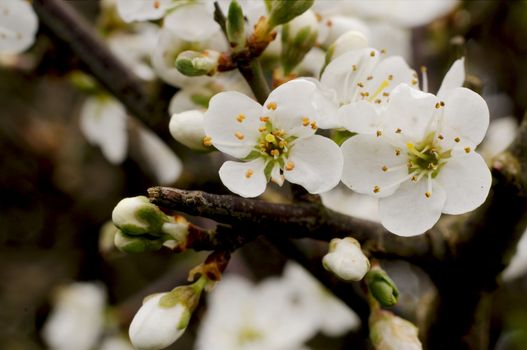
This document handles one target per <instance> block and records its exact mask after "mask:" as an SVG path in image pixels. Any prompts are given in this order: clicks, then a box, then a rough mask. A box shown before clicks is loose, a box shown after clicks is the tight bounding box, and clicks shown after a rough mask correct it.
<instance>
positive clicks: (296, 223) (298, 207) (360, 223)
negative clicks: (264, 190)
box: [148, 187, 445, 264]
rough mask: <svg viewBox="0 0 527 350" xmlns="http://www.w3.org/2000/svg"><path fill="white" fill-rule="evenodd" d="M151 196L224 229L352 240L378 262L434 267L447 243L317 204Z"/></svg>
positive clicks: (178, 193) (175, 192)
mask: <svg viewBox="0 0 527 350" xmlns="http://www.w3.org/2000/svg"><path fill="white" fill-rule="evenodd" d="M148 194H149V196H150V200H151V201H152V202H153V203H154V204H156V205H159V206H160V207H163V208H168V209H172V210H178V211H182V212H185V213H188V214H191V215H198V216H203V217H208V218H211V219H213V220H216V221H218V222H221V223H225V224H230V225H242V226H251V227H252V228H253V229H252V231H255V230H257V231H260V232H265V235H266V236H283V237H289V238H313V239H318V240H322V241H330V240H331V239H332V238H335V237H346V236H352V237H354V238H356V239H357V240H358V241H359V242H361V244H362V245H363V248H364V249H365V250H367V251H369V252H371V253H372V254H374V255H375V256H377V257H382V258H406V259H408V260H409V261H412V262H414V263H419V264H427V263H432V262H433V261H434V260H435V259H437V258H438V257H440V256H442V255H444V254H445V247H444V246H443V245H442V244H443V241H442V240H440V239H437V238H433V236H434V235H433V234H431V232H428V233H426V234H424V235H421V236H417V237H412V238H406V237H399V236H396V235H394V234H392V233H390V232H388V231H387V230H386V229H384V228H383V227H382V226H381V225H379V224H376V223H373V222H370V221H367V220H361V219H357V218H353V217H350V216H347V215H343V214H339V213H337V212H334V211H332V210H330V209H327V208H325V207H324V206H322V205H320V204H317V203H295V204H277V203H268V202H265V201H261V200H254V199H246V198H240V197H237V196H231V195H215V194H210V193H206V192H200V191H185V190H179V189H175V188H168V187H152V188H150V189H148ZM435 236H437V234H435Z"/></svg>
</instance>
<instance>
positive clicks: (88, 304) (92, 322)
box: [42, 283, 106, 350]
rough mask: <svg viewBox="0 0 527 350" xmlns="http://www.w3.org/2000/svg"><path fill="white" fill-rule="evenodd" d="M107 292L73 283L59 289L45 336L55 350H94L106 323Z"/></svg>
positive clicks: (43, 334) (46, 325)
mask: <svg viewBox="0 0 527 350" xmlns="http://www.w3.org/2000/svg"><path fill="white" fill-rule="evenodd" d="M105 303H106V295H105V291H104V289H103V288H102V287H100V286H99V285H96V284H93V283H73V284H71V285H69V286H67V287H64V288H63V289H62V290H59V292H58V294H57V299H56V301H55V303H54V306H53V311H52V313H51V315H50V316H49V318H48V320H47V321H46V323H45V325H44V328H43V331H42V337H43V338H44V341H45V342H46V344H47V345H48V346H49V348H50V349H52V350H71V349H75V350H90V349H92V348H93V346H94V345H95V344H96V342H97V340H98V338H99V336H100V334H101V332H102V329H103V322H104V307H105Z"/></svg>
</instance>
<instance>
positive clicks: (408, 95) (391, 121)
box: [384, 84, 438, 141]
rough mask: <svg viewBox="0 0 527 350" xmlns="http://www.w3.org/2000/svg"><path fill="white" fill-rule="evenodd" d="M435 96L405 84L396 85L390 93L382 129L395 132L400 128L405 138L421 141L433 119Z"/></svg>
mask: <svg viewBox="0 0 527 350" xmlns="http://www.w3.org/2000/svg"><path fill="white" fill-rule="evenodd" d="M437 102H438V100H437V98H436V97H435V96H434V95H432V94H429V93H426V92H422V91H419V90H417V89H414V88H412V87H410V86H409V85H406V84H400V85H398V86H397V87H396V88H395V89H394V90H393V91H392V93H391V97H390V103H389V104H388V106H387V108H386V111H385V112H384V113H386V115H387V116H388V118H386V119H385V123H384V130H385V131H389V132H395V130H397V129H400V132H401V135H404V136H405V138H406V139H409V140H413V141H421V140H423V139H424V137H425V136H426V133H427V132H428V131H429V128H430V126H431V123H432V122H433V120H434V116H435V113H436V111H437V109H436V107H435V106H436V103H437Z"/></svg>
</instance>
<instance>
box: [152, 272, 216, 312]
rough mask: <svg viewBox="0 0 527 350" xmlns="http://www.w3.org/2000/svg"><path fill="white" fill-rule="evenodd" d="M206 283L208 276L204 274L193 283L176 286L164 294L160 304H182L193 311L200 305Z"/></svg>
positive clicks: (164, 305)
mask: <svg viewBox="0 0 527 350" xmlns="http://www.w3.org/2000/svg"><path fill="white" fill-rule="evenodd" d="M206 285H207V277H205V276H202V277H200V278H199V279H198V280H197V281H196V282H194V283H192V284H189V285H186V286H179V287H176V288H174V289H172V290H171V291H170V292H168V293H166V294H165V295H163V297H162V298H161V299H160V300H159V306H161V307H165V308H170V307H174V306H175V305H177V304H182V305H183V306H185V308H187V309H188V310H189V311H190V312H192V311H194V309H195V308H196V307H197V306H198V303H199V299H200V296H201V292H202V291H203V288H205V286H206Z"/></svg>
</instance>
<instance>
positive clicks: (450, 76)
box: [425, 57, 465, 98]
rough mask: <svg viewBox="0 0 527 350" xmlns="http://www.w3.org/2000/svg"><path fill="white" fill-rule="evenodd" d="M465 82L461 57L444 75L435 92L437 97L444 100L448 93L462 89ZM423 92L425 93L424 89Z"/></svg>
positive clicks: (463, 61) (463, 59)
mask: <svg viewBox="0 0 527 350" xmlns="http://www.w3.org/2000/svg"><path fill="white" fill-rule="evenodd" d="M464 82H465V58H464V57H462V58H460V59H457V60H456V61H454V63H452V66H450V69H449V70H448V72H447V73H446V74H445V77H444V78H443V81H442V82H441V86H440V87H439V90H437V97H439V98H445V96H446V95H447V94H448V93H449V91H451V90H453V89H455V88H458V87H462V86H463V83H464ZM425 92H428V91H426V89H425Z"/></svg>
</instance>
